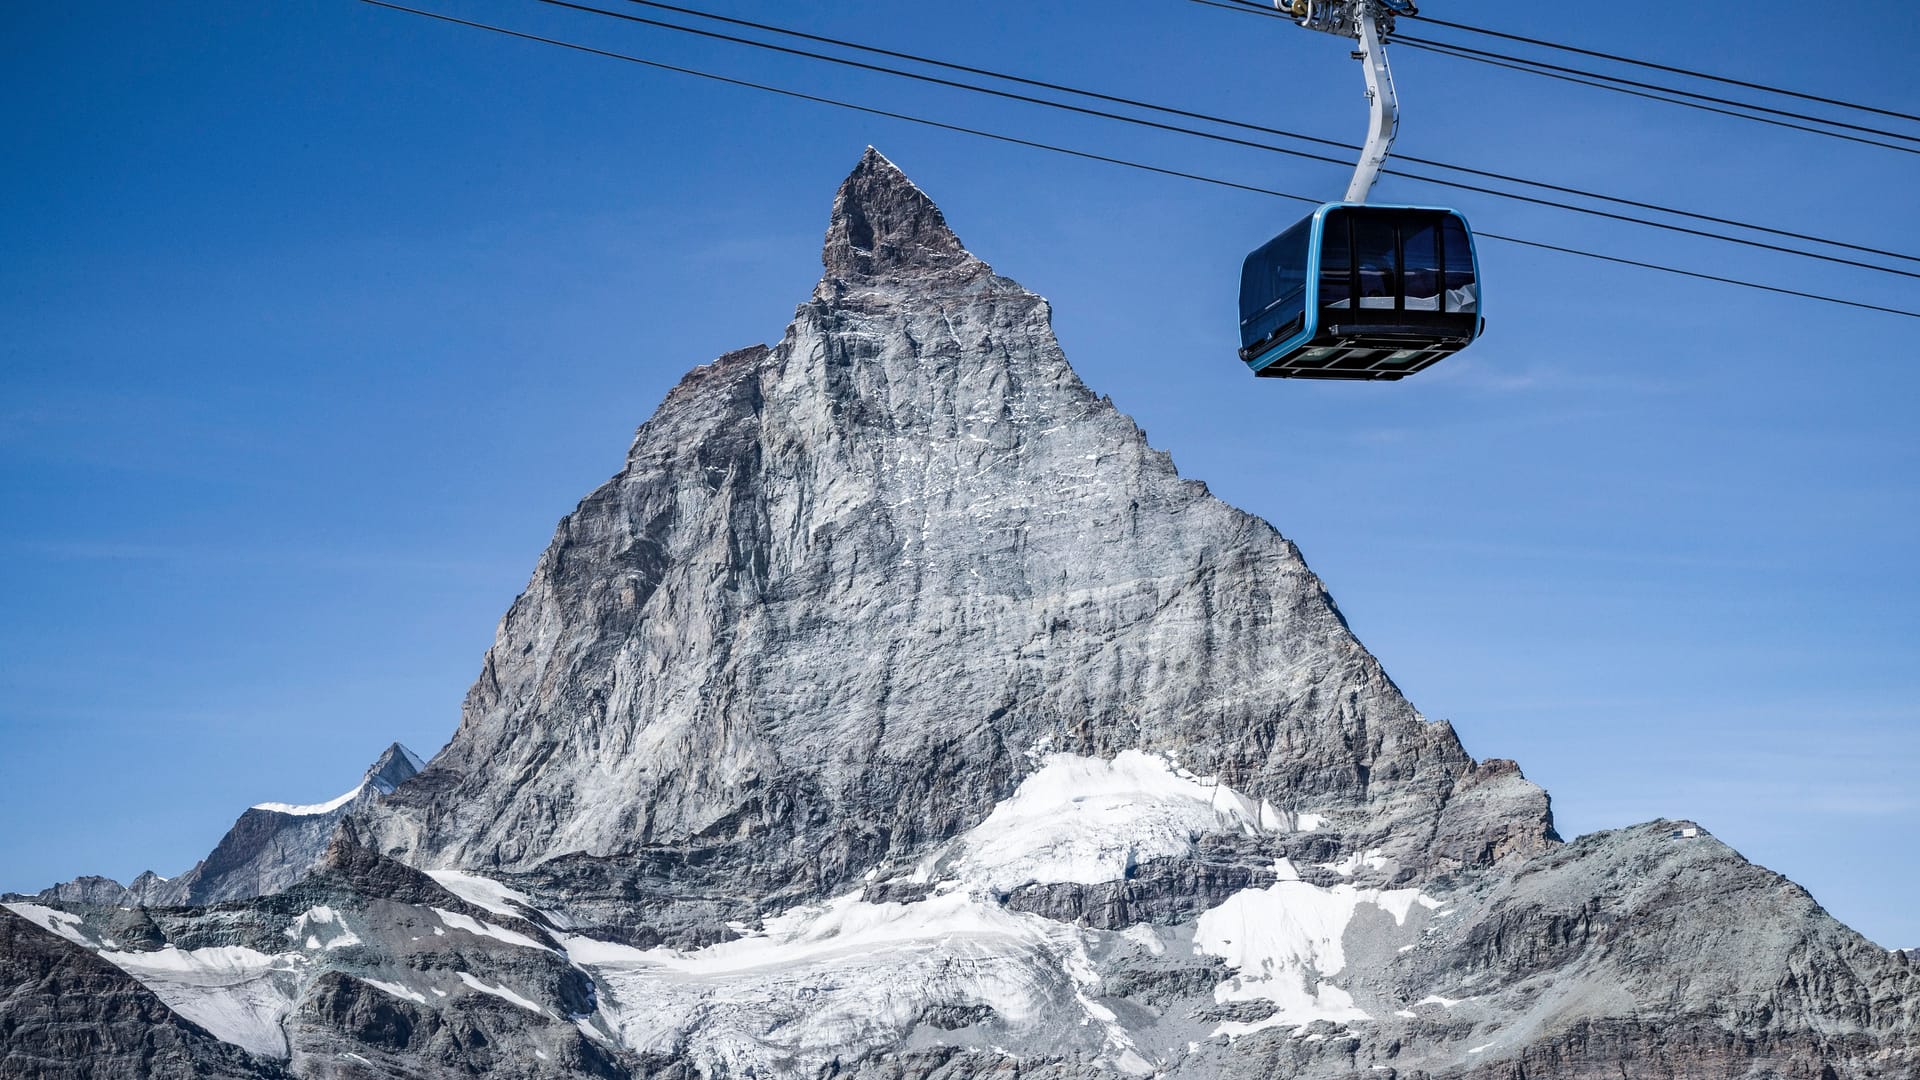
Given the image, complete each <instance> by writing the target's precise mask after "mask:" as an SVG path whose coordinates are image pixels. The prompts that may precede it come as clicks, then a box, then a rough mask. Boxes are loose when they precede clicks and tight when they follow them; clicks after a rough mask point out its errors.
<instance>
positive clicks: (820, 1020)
mask: <svg viewBox="0 0 1920 1080" xmlns="http://www.w3.org/2000/svg"><path fill="white" fill-rule="evenodd" d="M1085 933H1089V932H1087V931H1081V930H1078V929H1076V928H1074V927H1071V926H1067V925H1064V924H1061V923H1055V922H1052V921H1050V920H1047V919H1044V918H1041V917H1040V916H1037V915H1028V914H1020V913H1015V912H1011V911H1008V910H1006V909H1005V908H1003V907H1001V906H1000V905H999V904H997V903H994V902H991V901H986V900H981V899H977V898H975V897H974V896H972V895H969V894H968V893H966V892H961V891H955V892H950V893H946V894H944V895H936V896H932V897H929V898H928V899H926V900H923V901H920V902H918V903H910V904H902V903H891V902H888V903H869V902H867V901H864V900H862V899H860V896H859V894H857V893H854V894H849V895H846V896H842V897H839V898H837V899H834V900H831V901H828V902H826V903H822V904H810V905H806V906H804V907H800V908H795V909H793V910H791V911H788V912H786V913H783V914H781V915H779V916H776V917H774V918H771V919H768V920H766V924H765V928H764V930H763V931H761V932H759V933H756V934H754V935H752V936H750V937H745V938H741V939H739V940H735V941H729V942H724V943H721V944H718V945H713V946H710V947H708V948H705V949H699V950H693V951H688V952H681V951H677V950H673V949H665V948H661V949H644V950H643V949H636V948H632V947H630V946H625V945H618V944H613V943H610V942H604V941H594V940H591V939H587V938H582V937H569V938H567V939H565V942H564V943H565V945H566V949H567V953H568V956H569V957H570V958H571V959H572V960H573V962H574V963H575V964H577V965H579V966H581V967H582V968H584V969H586V970H587V971H589V972H590V973H591V974H593V976H594V977H595V978H596V980H597V981H599V982H600V984H601V985H602V986H604V987H605V988H606V990H607V993H606V995H605V996H604V997H603V999H602V1006H603V1008H604V1010H605V1012H606V1014H607V1017H608V1019H609V1021H610V1023H611V1024H612V1026H613V1027H614V1029H615V1030H616V1032H617V1033H618V1036H619V1038H620V1041H621V1043H622V1044H623V1045H625V1046H626V1047H628V1048H629V1049H631V1050H635V1051H639V1052H643V1053H644V1052H649V1051H651V1052H657V1053H666V1052H669V1051H673V1050H675V1049H676V1048H677V1049H678V1051H679V1052H680V1053H683V1054H685V1055H686V1056H687V1058H688V1060H689V1061H691V1062H692V1063H693V1064H695V1066H696V1067H697V1068H700V1069H702V1070H703V1071H705V1072H707V1073H719V1072H721V1071H723V1070H724V1071H728V1072H732V1073H744V1072H746V1071H748V1070H751V1069H774V1068H776V1067H780V1068H782V1070H783V1071H790V1070H791V1069H792V1068H793V1066H794V1065H795V1064H799V1065H801V1066H803V1067H804V1069H805V1070H806V1071H807V1072H809V1073H810V1072H812V1071H813V1070H814V1069H817V1068H818V1067H820V1066H822V1065H824V1064H826V1063H828V1062H830V1061H832V1060H833V1059H835V1058H836V1057H846V1056H850V1055H857V1054H858V1053H860V1052H861V1051H862V1050H864V1049H869V1048H875V1047H880V1046H885V1045H889V1044H891V1043H893V1042H895V1041H896V1040H898V1039H899V1038H900V1036H901V1035H902V1034H903V1033H905V1032H908V1031H911V1030H912V1029H913V1028H914V1027H915V1026H916V1025H917V1024H918V1023H920V1021H921V1019H922V1017H923V1016H925V1015H927V1014H928V1012H929V1010H933V1009H941V1008H963V1009H974V1010H979V1011H980V1015H981V1016H982V1017H983V1018H991V1020H992V1021H993V1022H994V1023H995V1024H996V1026H998V1027H999V1028H1001V1029H1011V1030H1012V1031H1013V1032H1014V1033H1018V1034H1026V1035H1030V1036H1031V1035H1035V1034H1039V1033H1042V1032H1044V1036H1043V1037H1042V1040H1041V1041H1045V1040H1047V1039H1058V1040H1060V1041H1061V1042H1062V1043H1063V1044H1065V1045H1070V1046H1071V1045H1077V1046H1078V1047H1079V1048H1080V1049H1083V1050H1086V1051H1091V1052H1096V1053H1104V1054H1106V1055H1107V1056H1108V1057H1109V1060H1110V1061H1112V1062H1113V1063H1114V1064H1115V1065H1119V1066H1122V1067H1123V1068H1131V1069H1132V1071H1145V1070H1144V1065H1143V1063H1141V1062H1140V1059H1139V1057H1138V1055H1137V1053H1135V1052H1134V1050H1133V1047H1132V1044H1131V1042H1130V1041H1129V1040H1128V1039H1127V1036H1126V1035H1125V1033H1124V1031H1122V1030H1121V1029H1120V1028H1119V1027H1118V1026H1117V1025H1116V1024H1114V1022H1113V1020H1114V1017H1113V1014H1112V1013H1111V1012H1110V1011H1108V1010H1106V1009H1105V1008H1103V1007H1101V1006H1099V1005H1098V1004H1097V1003H1095V1002H1093V1001H1092V1000H1091V999H1090V998H1089V997H1087V994H1086V991H1087V989H1088V988H1090V987H1091V986H1092V985H1093V983H1094V982H1095V981H1096V976H1095V974H1094V971H1093V967H1092V964H1091V963H1090V961H1089V960H1088V957H1087V951H1086V945H1085V942H1084V941H1083V939H1082V936H1083V934H1085Z"/></svg>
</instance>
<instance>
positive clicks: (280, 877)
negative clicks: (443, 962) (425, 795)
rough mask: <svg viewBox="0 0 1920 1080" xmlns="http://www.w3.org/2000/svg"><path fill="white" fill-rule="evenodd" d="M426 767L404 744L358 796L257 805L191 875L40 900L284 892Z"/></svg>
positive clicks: (159, 902)
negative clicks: (355, 816) (341, 834)
mask: <svg viewBox="0 0 1920 1080" xmlns="http://www.w3.org/2000/svg"><path fill="white" fill-rule="evenodd" d="M425 767H426V763H425V762H423V761H421V760H420V757H419V755H417V754H415V753H414V752H413V751H411V750H409V749H407V748H406V747H404V746H402V745H400V744H399V743H394V744H392V745H390V746H388V747H387V748H386V750H385V751H383V752H382V753H381V755H380V756H379V757H378V758H377V759H375V760H374V763H373V764H372V765H370V766H368V767H367V771H366V775H364V776H362V777H361V779H360V783H359V784H357V785H355V786H354V787H353V789H352V790H350V791H348V792H347V793H346V794H344V795H341V796H340V797H339V798H336V799H333V800H330V801H328V802H325V803H320V804H315V805H311V806H296V805H291V804H288V803H261V804H259V805H257V806H252V807H249V808H248V809H247V810H246V811H245V812H244V813H242V814H241V815H240V818H239V820H238V821H235V822H234V824H233V827H232V828H231V829H229V830H227V834H226V835H225V836H223V837H221V839H220V842H219V844H217V845H215V847H214V849H213V852H212V853H211V854H209V855H208V856H207V857H206V858H205V859H202V860H201V861H200V862H198V863H196V864H195V865H194V867H193V868H192V869H191V870H188V871H187V872H186V873H184V874H180V875H178V876H176V877H172V878H163V877H161V876H160V875H158V874H156V873H154V872H153V871H151V870H148V871H146V872H145V873H142V874H141V875H140V876H139V877H137V878H134V879H133V881H132V882H131V883H130V884H127V885H124V886H123V885H121V884H120V883H119V882H117V881H115V880H113V879H112V878H106V877H91V876H90V877H81V878H75V879H74V880H72V881H67V882H62V883H61V884H58V885H55V886H53V887H51V888H48V889H45V890H43V891H42V892H41V893H40V894H39V899H42V900H56V901H69V902H73V903H82V904H98V905H108V906H122V905H126V906H131V905H145V906H163V905H178V904H216V903H219V902H220V901H222V900H238V899H243V898H246V897H249V896H264V895H266V894H268V893H275V892H279V891H280V890H282V889H285V888H286V887H288V886H289V885H292V884H293V883H294V882H296V881H298V880H300V879H301V878H302V877H305V876H306V875H307V873H308V872H309V871H311V870H312V869H313V868H314V867H316V866H318V865H319V864H320V859H321V856H322V855H324V854H325V853H326V850H327V846H328V845H329V844H330V843H331V842H332V840H333V835H334V831H335V830H336V829H338V828H339V825H340V823H341V822H342V821H344V820H346V818H347V816H348V815H349V814H352V813H353V812H355V811H356V810H359V809H362V808H365V807H367V806H369V805H371V804H373V803H375V802H377V801H379V800H380V799H382V798H384V797H386V796H388V795H391V794H393V790H394V789H395V788H397V787H399V786H400V785H401V784H403V783H405V782H407V781H408V780H411V779H412V778H413V777H414V776H415V775H416V774H417V773H419V771H420V770H421V769H423V768H425Z"/></svg>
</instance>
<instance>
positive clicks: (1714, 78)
mask: <svg viewBox="0 0 1920 1080" xmlns="http://www.w3.org/2000/svg"><path fill="white" fill-rule="evenodd" d="M1414 18H1416V19H1419V20H1420V21H1421V22H1424V23H1432V24H1433V25H1435V26H1444V27H1446V28H1448V29H1449V30H1465V31H1467V32H1468V33H1473V34H1485V35H1486V36H1488V37H1497V38H1504V39H1506V40H1508V41H1518V42H1521V43H1523V44H1526V45H1537V46H1539V47H1540V48H1543V49H1558V50H1560V51H1562V52H1570V53H1579V54H1580V55H1581V56H1591V57H1594V58H1596V59H1600V60H1611V61H1613V62H1615V63H1618V64H1632V65H1633V66H1635V67H1643V68H1651V69H1653V70H1654V71H1666V72H1671V73H1672V74H1675V75H1685V76H1688V77H1689V78H1694V79H1706V80H1708V81H1710V82H1717V83H1724V84H1726V85H1728V86H1739V87H1744V88H1746V89H1748V90H1761V91H1765V92H1766V93H1769V94H1779V95H1781V96H1782V97H1791V98H1799V99H1800V100H1802V101H1815V102H1819V103H1820V104H1822V105H1837V106H1839V107H1840V108H1843V109H1857V110H1859V111H1860V112H1869V113H1878V114H1879V115H1881V116H1891V117H1893V118H1895V119H1897V120H1913V121H1916V122H1920V116H1916V115H1914V114H1913V113H1903V112H1897V111H1895V110H1893V109H1882V108H1880V107H1878V106H1875V105H1862V104H1859V103H1858V102H1852V101H1841V100H1840V99H1838V98H1830V97H1821V96H1820V95H1818V94H1806V93H1802V92H1800V91H1798V90H1786V89H1782V88H1781V87H1778V86H1768V85H1767V84H1765V83H1757V82H1748V81H1746V80H1745V79H1733V78H1729V77H1727V76H1725V75H1709V74H1708V73H1706V72H1704V71H1695V70H1693V69H1692V68H1683V67H1675V66H1673V65H1670V64H1656V63H1654V62H1653V61H1651V60H1636V59H1634V58H1633V57H1631V56H1620V55H1617V54H1615V53H1606V52H1599V51H1597V50H1595V49H1583V48H1580V47H1579V46H1577V45H1562V44H1559V43H1558V42H1553V41H1542V40H1541V39H1539V38H1530V37H1524V36H1522V35H1520V34H1508V33H1503V32H1501V31H1499V30H1488V29H1486V28H1485V27H1480V26H1468V25H1467V24H1466V23H1457V22H1448V21H1447V20H1445V19H1436V18H1433V17H1431V16H1427V15H1415V16H1414Z"/></svg>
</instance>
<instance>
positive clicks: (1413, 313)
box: [1240, 0, 1486, 381]
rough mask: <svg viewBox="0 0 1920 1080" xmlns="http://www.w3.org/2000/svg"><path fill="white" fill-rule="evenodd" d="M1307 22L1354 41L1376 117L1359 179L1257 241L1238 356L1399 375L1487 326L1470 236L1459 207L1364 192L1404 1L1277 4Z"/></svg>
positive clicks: (1299, 375) (1259, 368) (1326, 375)
mask: <svg viewBox="0 0 1920 1080" xmlns="http://www.w3.org/2000/svg"><path fill="white" fill-rule="evenodd" d="M1275 6H1276V7H1278V8H1279V9H1280V10H1281V11H1282V12H1285V13H1286V14H1288V15H1291V16H1293V17H1294V18H1295V19H1296V20H1297V21H1298V22H1299V24H1300V25H1301V26H1304V27H1306V28H1308V29H1310V30H1321V31H1325V32H1326V33H1330V34H1338V35H1340V36H1342V37H1348V38H1353V39H1355V40H1356V41H1358V42H1359V47H1358V48H1357V49H1356V50H1355V51H1354V54H1353V55H1354V57H1355V58H1357V59H1358V60H1360V61H1361V63H1362V65H1363V67H1364V70H1365V72H1366V79H1367V98H1368V100H1369V101H1370V102H1371V103H1372V120H1371V122H1370V124H1369V126H1368V131H1367V144H1366V146H1365V147H1364V148H1363V149H1362V150H1361V152H1360V164H1359V165H1358V167H1356V168H1355V169H1354V173H1353V182H1352V183H1351V184H1349V185H1348V187H1347V197H1346V199H1345V200H1344V201H1342V202H1334V203H1327V204H1326V205H1324V206H1321V207H1319V208H1318V209H1316V210H1314V211H1313V213H1311V214H1308V215H1307V216H1306V217H1305V218H1303V219H1302V220H1301V221H1300V222H1298V223H1297V224H1295V225H1294V226H1293V227H1292V228H1289V229H1287V230H1286V231H1285V232H1282V233H1281V234H1280V235H1279V236H1276V237H1274V238H1273V239H1272V240H1269V241H1267V242H1266V243H1264V244H1262V245H1260V246H1259V247H1257V248H1255V249H1254V250H1253V253H1252V254H1250V255H1248V256H1247V261H1246V264H1245V265H1244V266H1243V267H1242V269H1241V271H1240V344H1241V349H1240V359H1242V360H1245V361H1246V362H1247V366H1248V367H1250V368H1252V369H1253V372H1254V374H1255V375H1259V376H1261V377H1263V378H1278V379H1371V380H1382V381H1385V380H1393V379H1403V378H1406V377H1407V376H1408V375H1411V374H1413V373H1414V372H1416V371H1420V370H1422V369H1424V368H1427V367H1430V366H1432V365H1433V364H1435V363H1438V362H1439V361H1440V360H1442V359H1444V358H1445V357H1448V356H1451V355H1453V354H1454V353H1456V352H1459V351H1460V350H1461V349H1464V348H1466V347H1467V346H1468V345H1470V344H1472V343H1473V341H1474V339H1475V338H1477V337H1479V336H1480V334H1481V332H1482V331H1484V330H1485V329H1486V319H1485V317H1484V315H1483V313H1482V302H1481V290H1480V266H1479V262H1478V260H1477V258H1476V257H1475V254H1474V245H1473V233H1472V231H1471V230H1470V229H1468V228H1467V221H1466V219H1465V218H1464V217H1462V216H1460V213H1459V211H1457V210H1449V209H1446V208H1443V207H1435V206H1385V205H1374V204H1369V203H1368V202H1367V193H1368V192H1369V191H1371V190H1372V189H1373V182H1374V180H1375V178H1377V177H1378V176H1379V174H1380V167H1381V166H1382V165H1383V164H1385V163H1386V160H1387V154H1388V152H1389V151H1391V150H1392V149H1393V139H1394V136H1395V135H1396V134H1397V133H1398V130H1399V125H1400V103H1399V99H1398V98H1397V97H1396V95H1395V94H1394V89H1393V72H1392V70H1391V69H1390V68H1389V67H1388V66H1387V48H1386V42H1387V38H1388V37H1389V36H1391V34H1392V33H1393V29H1394V18H1395V16H1397V15H1412V14H1414V13H1415V11H1414V7H1413V5H1412V4H1411V3H1409V2H1408V0H1275Z"/></svg>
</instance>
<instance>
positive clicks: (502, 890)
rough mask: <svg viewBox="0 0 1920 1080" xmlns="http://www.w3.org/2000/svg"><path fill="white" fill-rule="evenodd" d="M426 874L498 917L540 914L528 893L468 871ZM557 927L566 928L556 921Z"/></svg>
mask: <svg viewBox="0 0 1920 1080" xmlns="http://www.w3.org/2000/svg"><path fill="white" fill-rule="evenodd" d="M426 873H427V876H428V877H430V878H432V879H433V880H434V881H436V882H438V883H439V884H440V887H441V888H443V889H445V890H447V891H448V892H450V893H452V894H453V895H455V896H457V897H459V898H460V899H462V900H465V901H466V902H467V903H469V904H472V905H473V906H474V907H477V908H481V909H484V910H486V911H491V912H493V913H494V914H495V915H505V916H508V917H509V918H514V919H524V918H526V916H527V912H529V911H539V909H538V908H536V907H534V906H533V901H532V900H531V899H529V898H528V897H527V894H526V893H523V892H521V891H519V890H518V889H514V888H510V887H508V886H506V885H502V884H501V883H500V882H497V881H494V880H493V879H492V878H485V877H481V876H480V875H479V874H471V873H468V872H466V871H464V870H428V871H427V872H426ZM540 914H542V915H544V916H546V918H547V919H548V920H549V921H554V920H556V918H557V917H556V916H555V915H553V914H551V913H548V912H544V911H542V912H540ZM554 925H556V926H565V925H566V924H565V922H564V921H554Z"/></svg>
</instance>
